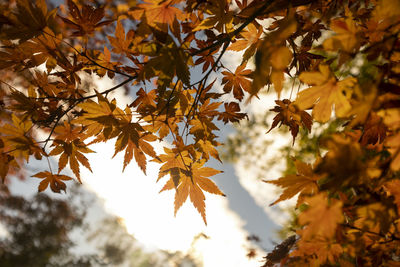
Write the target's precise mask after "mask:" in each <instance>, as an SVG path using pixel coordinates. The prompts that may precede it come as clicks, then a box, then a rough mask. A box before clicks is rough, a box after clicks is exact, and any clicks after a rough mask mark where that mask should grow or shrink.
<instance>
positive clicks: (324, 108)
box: [295, 65, 357, 122]
mask: <svg viewBox="0 0 400 267" xmlns="http://www.w3.org/2000/svg"><path fill="white" fill-rule="evenodd" d="M299 79H300V80H301V81H302V82H304V83H307V84H310V85H314V86H312V87H310V88H307V89H305V90H303V91H301V92H300V93H299V94H298V96H297V99H296V102H295V103H296V105H297V106H298V107H299V108H300V109H302V110H305V109H308V108H311V107H312V106H314V107H313V111H312V116H313V118H314V119H315V120H316V121H319V122H327V121H328V120H329V119H330V117H331V113H332V108H333V107H334V108H335V114H336V116H338V117H344V116H346V115H347V114H348V112H349V111H350V109H351V106H350V103H349V100H348V98H347V96H346V95H345V94H344V92H345V93H347V94H349V91H352V89H353V87H354V86H355V85H356V84H357V80H356V79H355V78H352V77H350V78H346V79H345V80H342V81H339V82H338V81H337V80H336V78H335V76H334V75H333V74H332V73H331V71H330V69H329V66H327V65H319V72H316V71H313V72H303V73H301V74H300V76H299Z"/></svg>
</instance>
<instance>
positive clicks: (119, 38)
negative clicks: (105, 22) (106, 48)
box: [107, 20, 133, 56]
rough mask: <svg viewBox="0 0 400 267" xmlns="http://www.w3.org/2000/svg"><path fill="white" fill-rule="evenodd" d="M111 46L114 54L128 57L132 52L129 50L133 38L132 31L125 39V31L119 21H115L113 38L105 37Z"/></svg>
mask: <svg viewBox="0 0 400 267" xmlns="http://www.w3.org/2000/svg"><path fill="white" fill-rule="evenodd" d="M107 38H108V40H109V41H110V43H111V45H112V46H113V50H112V51H113V52H114V53H119V54H120V53H125V54H126V55H127V56H129V55H130V53H131V52H133V50H131V49H130V46H131V44H132V38H133V31H130V32H129V33H128V34H127V36H126V37H125V30H124V27H123V26H122V23H121V21H119V20H118V21H117V27H116V28H115V37H112V36H107Z"/></svg>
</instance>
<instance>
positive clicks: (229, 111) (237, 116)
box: [218, 102, 247, 124]
mask: <svg viewBox="0 0 400 267" xmlns="http://www.w3.org/2000/svg"><path fill="white" fill-rule="evenodd" d="M224 107H225V112H222V113H220V114H219V116H218V120H223V122H224V123H225V124H226V123H228V121H230V122H238V121H240V120H241V119H243V118H244V117H247V115H246V113H240V112H238V111H240V106H239V104H238V103H236V102H230V103H224Z"/></svg>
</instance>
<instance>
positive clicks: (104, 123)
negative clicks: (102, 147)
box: [72, 93, 123, 141]
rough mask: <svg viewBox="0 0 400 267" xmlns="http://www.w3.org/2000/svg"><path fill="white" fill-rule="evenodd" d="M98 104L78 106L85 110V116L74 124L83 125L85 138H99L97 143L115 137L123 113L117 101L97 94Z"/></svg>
mask: <svg viewBox="0 0 400 267" xmlns="http://www.w3.org/2000/svg"><path fill="white" fill-rule="evenodd" d="M97 99H98V103H96V102H93V101H88V102H85V103H81V104H79V105H78V107H80V108H81V109H82V110H83V114H82V115H81V116H79V117H78V118H77V119H75V120H73V121H72V122H73V123H77V124H81V125H83V126H84V127H85V132H84V133H85V138H87V137H91V136H97V135H99V134H100V133H101V134H102V136H98V138H97V139H96V141H105V140H107V139H111V138H112V137H113V136H115V132H114V130H115V128H116V127H117V126H118V125H119V121H120V119H121V118H120V114H123V111H122V110H121V109H120V108H118V107H117V106H116V101H115V99H113V100H112V101H111V102H109V101H108V99H107V98H105V97H104V96H102V95H101V94H98V93H97Z"/></svg>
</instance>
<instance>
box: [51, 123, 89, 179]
mask: <svg viewBox="0 0 400 267" xmlns="http://www.w3.org/2000/svg"><path fill="white" fill-rule="evenodd" d="M54 133H55V134H56V137H55V139H54V141H53V144H52V145H51V146H54V147H55V148H54V149H53V150H52V151H50V153H49V156H56V155H60V158H59V160H58V173H60V172H61V171H62V170H63V169H64V168H65V166H66V165H67V163H69V166H70V168H71V170H72V172H73V173H74V174H75V176H76V178H77V179H78V181H79V182H81V178H80V172H79V163H80V164H82V165H83V166H85V167H86V168H87V169H88V170H90V171H91V172H92V169H91V167H90V164H89V161H88V159H87V158H86V157H85V156H84V155H83V154H82V153H94V151H93V150H91V149H90V148H88V147H87V146H86V145H85V144H84V143H83V142H82V141H81V138H80V137H83V135H82V133H81V130H80V129H79V128H73V127H71V124H69V123H67V122H66V121H65V122H64V124H63V125H58V126H57V127H56V128H55V130H54Z"/></svg>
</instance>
